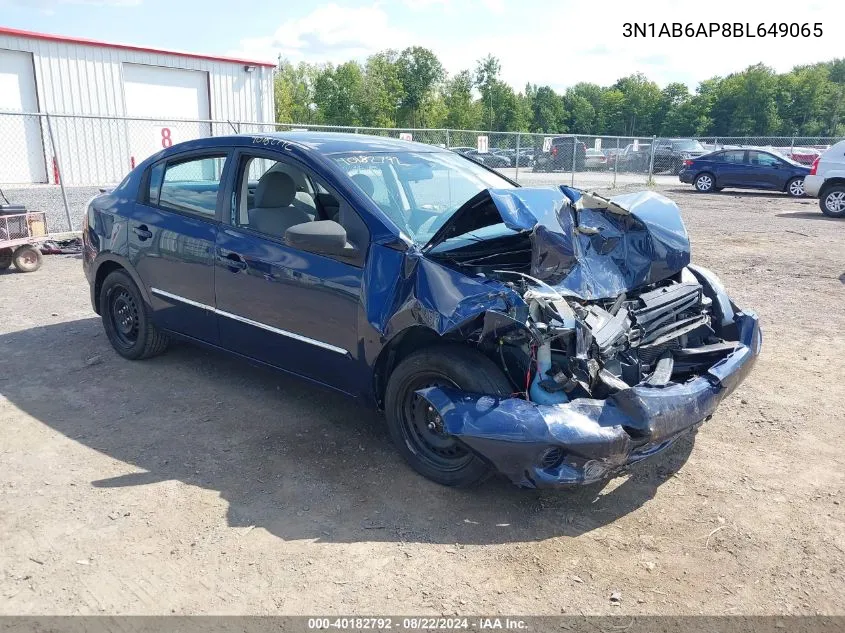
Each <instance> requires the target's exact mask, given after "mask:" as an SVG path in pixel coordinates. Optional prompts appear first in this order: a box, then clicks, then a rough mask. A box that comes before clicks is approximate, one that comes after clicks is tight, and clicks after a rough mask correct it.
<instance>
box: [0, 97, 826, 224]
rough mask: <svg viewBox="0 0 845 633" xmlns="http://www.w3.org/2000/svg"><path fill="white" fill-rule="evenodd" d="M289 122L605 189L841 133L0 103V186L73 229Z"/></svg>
mask: <svg viewBox="0 0 845 633" xmlns="http://www.w3.org/2000/svg"><path fill="white" fill-rule="evenodd" d="M291 130H315V131H316V130H321V131H327V132H350V133H356V134H370V135H375V136H384V137H391V138H403V139H407V140H413V141H417V142H420V143H426V144H429V145H435V146H438V147H443V148H448V149H451V150H453V151H456V152H460V153H462V154H465V155H467V156H469V157H471V158H473V159H474V160H477V161H479V162H481V163H484V164H485V165H487V166H489V167H491V168H492V169H495V170H496V171H498V172H500V173H502V174H503V175H504V176H507V177H508V178H510V179H512V180H514V181H516V182H519V183H520V184H522V185H527V186H532V185H534V186H544V185H570V186H575V187H580V188H584V189H598V190H604V191H610V190H614V189H616V190H620V189H621V190H625V189H631V188H642V187H643V186H648V185H652V184H657V185H666V184H672V183H676V182H677V172H678V171H679V170H680V168H681V166H682V165H683V161H684V160H686V159H688V158H693V157H695V156H699V155H703V154H705V153H708V152H712V151H715V150H718V149H725V148H747V147H755V148H762V149H767V150H769V151H772V152H776V153H779V154H781V155H783V156H785V157H788V158H791V159H793V160H795V161H797V162H799V163H802V164H805V165H810V164H812V162H813V160H815V158H816V157H817V156H818V155H819V154H821V153H822V152H823V151H824V150H825V149H827V148H828V147H830V146H831V145H832V144H833V143H836V142H837V141H838V140H839V139H836V138H813V137H757V138H753V137H705V138H697V139H695V138H687V139H664V138H656V137H649V136H641V137H622V136H596V135H584V134H533V133H527V132H488V131H484V130H451V129H388V128H368V127H343V126H327V125H311V124H295V123H284V124H283V123H258V122H245V121H214V120H175V119H150V118H128V117H104V116H94V115H66V114H46V113H20V112H0V139H2V152H0V190H2V192H3V194H4V195H5V198H6V199H7V200H8V201H9V202H10V203H13V204H22V205H24V206H26V208H27V209H28V210H29V211H43V212H45V214H46V217H47V224H48V227H49V230H50V232H51V233H55V232H60V231H67V230H78V229H79V227H80V225H81V222H82V217H83V215H84V212H85V208H86V206H87V203H88V201H89V200H90V198H91V197H93V196H95V195H97V193H99V189H100V188H101V187H102V188H104V187H109V186H113V185H114V184H116V183H118V182H120V181H121V180H122V179H123V177H124V176H125V175H126V174H127V173H128V172H129V171H130V170H131V169H132V168H134V167H135V165H137V164H139V163H140V162H141V161H143V160H144V159H145V158H147V157H148V156H150V155H152V154H154V153H156V152H158V151H160V150H161V149H162V148H166V147H170V146H171V145H173V144H175V143H180V142H182V141H189V140H193V139H197V138H204V137H208V136H223V135H228V134H262V133H265V134H266V133H270V132H275V131H291ZM0 203H3V198H2V197H0Z"/></svg>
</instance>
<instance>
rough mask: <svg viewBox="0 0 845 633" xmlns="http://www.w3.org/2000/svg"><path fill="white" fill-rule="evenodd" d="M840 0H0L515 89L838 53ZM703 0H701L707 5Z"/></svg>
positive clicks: (266, 56) (86, 23)
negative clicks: (792, 33) (428, 63)
mask: <svg viewBox="0 0 845 633" xmlns="http://www.w3.org/2000/svg"><path fill="white" fill-rule="evenodd" d="M840 5H841V0H805V1H803V2H795V1H794V0H790V1H788V2H786V1H778V0H770V1H766V0H745V1H737V0H730V1H726V0H708V2H706V3H700V2H691V1H678V0H671V1H670V0H656V1H651V2H642V1H640V2H637V1H635V0H622V1H617V0H601V1H600V2H596V1H589V0H579V1H572V0H392V1H389V2H388V1H387V0H358V1H354V0H332V1H329V2H324V1H319V0H311V1H308V0H298V1H292V0H273V1H270V0H263V1H262V0H247V1H245V2H237V1H233V0H179V1H176V0H0V24H2V25H3V26H9V27H14V28H21V29H27V30H33V31H42V32H48V33H59V34H63V35H71V36H78V37H87V38H92V39H101V40H106V41H115V42H122V43H131V44H139V45H145V46H153V47H161V48H171V49H178V50H185V51H191V52H197V53H208V54H221V55H234V56H239V57H245V58H249V59H258V60H269V61H274V60H275V59H276V57H277V56H278V55H279V54H280V53H281V54H282V55H283V56H285V57H287V58H289V59H291V60H292V61H300V60H304V61H309V62H333V63H337V62H343V61H346V60H348V59H359V60H363V59H365V58H366V57H367V55H369V54H371V53H373V52H375V51H378V50H382V49H384V48H397V49H401V48H404V47H406V46H411V45H421V46H426V47H428V48H431V49H432V50H434V51H435V53H437V55H438V56H439V57H440V59H441V60H442V61H443V63H444V65H445V66H446V69H447V70H448V71H449V72H450V73H453V72H458V71H460V70H462V69H464V68H472V67H473V66H474V63H475V60H477V59H479V58H480V57H483V56H484V55H486V54H487V53H492V54H494V55H496V56H497V57H498V58H499V59H500V60H501V62H502V76H503V78H504V79H505V80H506V81H508V82H509V83H510V84H512V85H513V86H514V87H515V88H517V89H522V87H523V86H524V85H525V83H526V82H527V81H530V82H532V83H537V84H541V85H543V84H548V85H550V86H552V87H553V88H555V89H558V90H559V89H563V88H565V87H566V86H568V85H572V84H574V83H576V82H579V81H592V82H596V83H599V84H603V85H606V84H610V83H612V82H614V81H615V80H616V79H618V78H619V77H622V76H624V75H627V74H630V73H633V72H637V71H641V72H643V73H645V74H646V75H648V76H649V77H650V78H652V79H654V80H655V81H657V82H658V83H659V84H661V85H665V84H666V83H668V82H670V81H683V82H685V83H687V84H689V85H690V86H691V87H694V86H695V85H696V84H697V83H698V82H699V81H701V80H702V79H707V78H708V77H712V76H714V75H719V74H727V73H729V72H732V71H736V70H741V69H742V68H744V67H746V66H748V65H749V64H754V63H757V62H764V63H766V64H768V65H770V66H772V67H774V68H775V69H776V70H778V71H785V70H789V69H790V68H791V67H792V66H794V65H796V64H804V63H811V62H815V61H821V60H827V59H831V58H833V57H836V56H837V55H839V56H843V55H845V46H843V39H842V37H841V35H839V34H837V31H838V30H839V29H841V20H840V19H839V17H840V15H839V14H840V13H841V9H840V8H839V7H840ZM703 9H706V10H703ZM635 21H636V22H640V23H643V22H646V23H652V22H653V23H656V24H657V28H658V29H659V27H660V25H661V24H662V23H667V22H668V23H671V22H681V23H684V24H686V23H690V22H692V23H695V24H696V25H697V24H698V23H699V22H706V23H709V22H720V23H722V22H728V21H729V22H741V23H746V22H748V23H750V24H751V25H752V28H753V29H754V30H756V27H757V25H758V24H760V23H765V24H767V25H768V24H771V23H772V22H778V23H780V22H787V23H788V22H798V23H801V24H803V23H809V24H810V27H811V28H812V25H813V24H814V23H816V22H820V23H821V27H822V30H823V35H822V37H819V38H815V37H811V38H787V39H783V38H777V39H774V38H755V39H748V38H736V39H726V38H722V37H715V38H711V39H705V38H687V37H683V38H679V39H667V38H646V39H643V38H636V39H634V38H626V37H624V36H623V28H624V27H623V25H624V24H625V23H626V22H635Z"/></svg>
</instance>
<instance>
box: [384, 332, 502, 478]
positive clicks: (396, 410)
mask: <svg viewBox="0 0 845 633" xmlns="http://www.w3.org/2000/svg"><path fill="white" fill-rule="evenodd" d="M427 386H451V387H455V388H458V389H462V390H465V391H471V392H475V393H488V394H491V395H497V396H506V395H508V394H509V393H511V391H512V388H511V386H510V383H509V382H508V380H507V378H506V377H505V375H504V374H503V373H502V370H501V369H499V367H498V366H496V364H495V363H493V361H491V360H490V359H489V358H487V357H486V356H484V354H482V353H481V352H479V351H477V350H475V349H472V348H470V347H463V346H461V345H458V344H453V345H447V344H444V345H435V346H432V347H428V348H424V349H421V350H419V351H417V352H414V353H413V354H411V355H410V356H408V357H407V358H406V359H405V360H403V361H402V362H401V363H400V364H399V366H398V367H396V369H394V370H393V373H391V374H390V379H389V380H388V382H387V389H386V392H385V416H386V418H387V426H388V430H389V431H390V437H391V439H392V440H393V443H394V444H395V445H396V448H397V450H398V451H399V453H400V454H401V455H402V457H404V458H405V461H407V462H408V464H410V466H411V467H412V468H413V469H414V470H416V471H417V472H418V473H420V474H421V475H423V476H424V477H427V478H428V479H431V480H432V481H435V482H437V483H439V484H443V485H444V486H473V485H476V484H479V483H481V482H482V481H484V480H485V479H487V477H488V476H489V475H490V474H491V472H492V471H491V469H490V466H489V465H488V464H487V463H486V462H485V461H484V460H482V459H481V458H480V457H478V456H477V455H475V454H474V453H473V452H472V451H470V450H469V449H468V448H467V447H466V446H464V445H463V444H462V443H461V442H459V441H458V440H456V439H454V438H452V437H451V436H449V435H448V434H446V433H445V432H444V431H443V428H442V422H441V420H440V418H439V416H438V415H437V413H436V411H434V410H433V409H432V408H431V407H429V406H428V403H427V402H426V401H425V400H424V399H423V398H421V397H419V396H417V395H416V394H415V392H416V391H417V390H418V389H423V388H424V387H427Z"/></svg>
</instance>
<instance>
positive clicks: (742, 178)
mask: <svg viewBox="0 0 845 633" xmlns="http://www.w3.org/2000/svg"><path fill="white" fill-rule="evenodd" d="M745 154H746V152H745V150H743V149H729V150H725V151H724V152H722V153H720V154H716V155H715V156H713V158H712V159H711V160H712V161H713V171H714V172H715V175H716V183H717V185H718V186H719V187H745V186H748V185H747V184H745V183H746V181H747V180H748V173H747V172H748V165H747V164H746V162H745Z"/></svg>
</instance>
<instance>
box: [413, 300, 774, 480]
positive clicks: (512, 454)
mask: <svg viewBox="0 0 845 633" xmlns="http://www.w3.org/2000/svg"><path fill="white" fill-rule="evenodd" d="M735 321H736V325H737V328H738V330H739V333H740V339H739V342H740V345H739V346H738V347H737V348H736V349H735V350H734V351H733V352H732V353H730V354H729V355H728V356H727V357H726V358H724V359H722V360H720V361H718V362H717V363H715V364H714V365H713V367H711V368H710V370H709V371H708V372H707V374H704V375H701V376H699V377H697V378H694V379H692V380H690V381H688V382H685V383H683V384H669V385H666V386H659V387H653V386H649V385H645V384H640V385H637V386H635V387H631V388H629V389H624V390H622V391H619V392H617V393H615V394H612V395H611V396H610V397H608V398H607V399H605V400H594V399H589V398H580V399H576V400H573V401H571V402H568V403H566V404H555V405H539V404H535V403H532V402H528V401H526V400H523V399H521V398H504V399H499V398H495V397H493V396H490V395H483V394H471V393H466V392H462V391H459V390H456V389H449V388H445V387H431V388H428V389H423V390H421V391H419V392H418V393H419V394H420V395H421V396H423V397H424V398H425V399H426V400H428V401H429V402H430V403H431V405H432V406H433V407H434V408H435V409H436V410H437V411H438V413H439V414H440V416H441V418H442V419H443V424H444V427H445V429H446V431H447V432H449V433H450V434H452V435H454V436H455V437H458V438H460V440H461V441H462V442H464V443H465V444H466V445H467V446H469V447H470V448H472V449H473V450H474V451H475V452H476V453H478V454H479V455H481V456H482V457H484V458H485V459H487V460H488V461H489V462H491V463H492V464H493V465H494V466H495V467H496V469H497V470H499V471H500V472H502V473H504V474H505V475H507V476H508V477H509V478H510V479H511V480H512V481H513V482H514V483H516V484H518V485H521V486H526V487H541V486H560V485H573V484H583V483H589V482H591V481H597V480H600V479H603V478H606V477H609V476H611V475H612V474H614V473H615V472H618V471H619V470H620V469H621V468H623V467H624V466H626V465H629V464H632V463H634V462H636V461H639V460H640V459H643V458H644V457H647V456H650V455H653V454H655V453H657V452H659V451H661V450H663V449H665V448H666V447H667V446H668V445H669V444H671V442H672V441H674V440H675V439H676V438H677V437H679V436H680V435H682V434H684V433H685V432H688V431H690V430H692V429H693V428H695V427H697V425H698V424H700V423H701V422H702V421H704V420H705V419H706V418H708V417H709V416H711V415H712V414H713V412H714V411H715V409H716V407H717V406H718V404H719V403H720V402H721V401H722V399H724V398H725V396H727V395H728V394H729V393H731V392H732V391H733V390H734V389H735V388H736V386H737V385H739V383H741V382H742V380H743V379H744V378H745V377H746V376H747V375H748V373H749V372H750V371H751V368H752V366H753V365H754V362H755V360H756V358H757V355H758V354H759V352H760V347H761V342H762V337H761V334H760V329H759V327H758V322H757V317H756V316H755V315H754V314H753V313H739V314H737V315H736V317H735ZM552 447H558V448H560V449H562V450H563V453H564V459H563V461H562V462H561V463H560V464H557V465H554V466H552V467H543V466H542V465H541V459H542V456H543V454H544V452H545V451H546V450H548V449H549V448H552Z"/></svg>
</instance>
